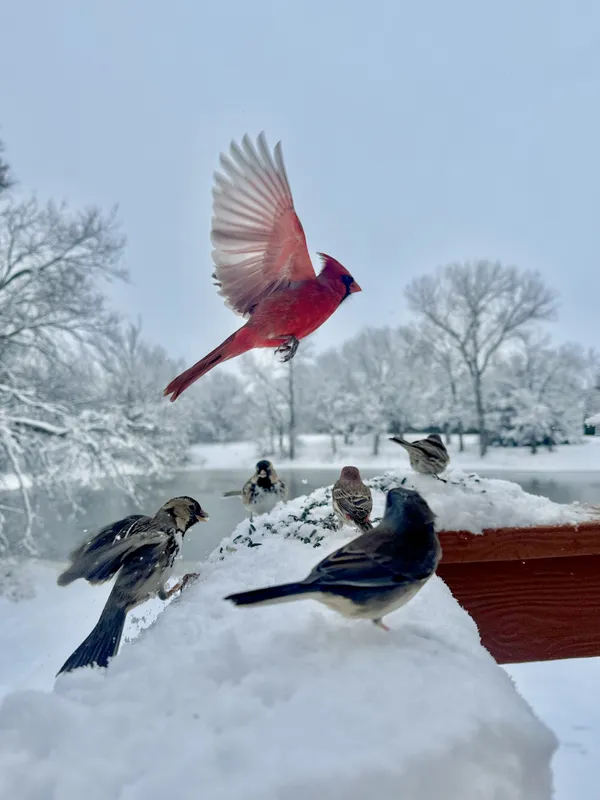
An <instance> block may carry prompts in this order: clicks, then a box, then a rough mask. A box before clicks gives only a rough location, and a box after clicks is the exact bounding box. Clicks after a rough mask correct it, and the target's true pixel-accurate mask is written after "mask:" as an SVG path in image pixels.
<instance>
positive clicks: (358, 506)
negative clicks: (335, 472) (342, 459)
mask: <svg viewBox="0 0 600 800" xmlns="http://www.w3.org/2000/svg"><path fill="white" fill-rule="evenodd" d="M331 505H332V506H333V510H334V511H335V513H336V514H337V516H338V517H339V519H340V520H341V522H342V525H346V524H347V523H348V522H350V523H351V524H352V525H356V527H357V528H358V529H359V530H361V531H369V530H371V528H372V527H373V526H372V525H371V521H370V519H369V516H370V514H371V511H372V510H373V498H372V497H371V490H370V489H369V487H368V486H365V484H364V483H363V482H362V480H361V477H360V472H359V471H358V469H357V468H356V467H344V468H343V469H342V473H341V475H340V477H339V478H338V479H337V481H336V482H335V483H334V484H333V489H332V490H331Z"/></svg>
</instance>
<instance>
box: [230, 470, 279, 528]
mask: <svg viewBox="0 0 600 800" xmlns="http://www.w3.org/2000/svg"><path fill="white" fill-rule="evenodd" d="M238 496H241V498H242V503H243V504H244V508H245V509H246V511H247V512H248V513H249V514H250V519H252V516H253V515H254V514H267V513H268V512H269V511H272V510H273V509H274V508H275V506H276V505H277V503H278V502H279V501H280V500H285V499H286V498H287V496H288V488H287V485H286V484H285V483H284V481H282V480H281V478H280V477H279V476H278V475H277V472H276V471H275V467H274V466H273V464H272V463H271V462H270V461H267V460H266V459H265V460H263V461H259V462H258V463H257V464H256V472H255V473H254V475H253V476H252V477H251V478H250V479H249V480H247V481H246V483H245V484H244V487H243V488H242V490H241V492H240V491H239V490H237V489H236V490H234V491H232V492H225V493H224V494H223V497H238Z"/></svg>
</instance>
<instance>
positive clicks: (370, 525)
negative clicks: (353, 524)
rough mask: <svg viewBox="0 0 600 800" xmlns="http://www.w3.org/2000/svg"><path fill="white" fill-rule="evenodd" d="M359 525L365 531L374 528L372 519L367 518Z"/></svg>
mask: <svg viewBox="0 0 600 800" xmlns="http://www.w3.org/2000/svg"><path fill="white" fill-rule="evenodd" d="M358 527H359V528H360V530H361V531H363V533H367V531H372V530H373V523H372V522H371V520H370V519H365V520H364V521H363V522H360V523H359V525H358Z"/></svg>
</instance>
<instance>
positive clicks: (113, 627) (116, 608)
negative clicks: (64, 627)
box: [56, 597, 127, 675]
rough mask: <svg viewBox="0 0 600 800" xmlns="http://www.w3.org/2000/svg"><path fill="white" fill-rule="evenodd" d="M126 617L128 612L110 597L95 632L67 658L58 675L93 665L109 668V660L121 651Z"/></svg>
mask: <svg viewBox="0 0 600 800" xmlns="http://www.w3.org/2000/svg"><path fill="white" fill-rule="evenodd" d="M126 616H127V610H126V609H125V608H124V607H123V606H121V605H118V604H117V603H116V602H115V601H114V600H113V599H112V598H111V597H109V598H108V600H107V602H106V605H105V606H104V610H103V611H102V614H101V615H100V619H99V620H98V622H97V624H96V627H95V628H94V630H93V631H92V632H91V633H90V635H89V636H88V637H87V639H85V640H84V641H83V642H82V643H81V644H80V645H79V647H78V648H77V650H75V652H74V653H72V654H71V655H70V656H69V658H67V660H66V661H65V663H64V664H63V665H62V667H61V668H60V669H59V671H58V672H57V673H56V674H57V675H60V674H61V673H62V672H70V671H71V670H73V669H78V668H79V667H89V666H91V665H92V664H97V665H98V666H99V667H107V666H108V661H109V659H110V658H112V657H113V656H114V654H115V653H116V652H117V650H118V649H119V643H120V642H121V636H122V634H123V628H124V627H125V617H126Z"/></svg>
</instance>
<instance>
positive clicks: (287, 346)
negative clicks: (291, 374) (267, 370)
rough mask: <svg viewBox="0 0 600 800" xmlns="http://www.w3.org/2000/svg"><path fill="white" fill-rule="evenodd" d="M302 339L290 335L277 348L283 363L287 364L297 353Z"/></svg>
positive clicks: (276, 351)
mask: <svg viewBox="0 0 600 800" xmlns="http://www.w3.org/2000/svg"><path fill="white" fill-rule="evenodd" d="M299 344H300V341H299V340H298V339H296V337H295V336H288V338H287V339H286V341H285V342H284V343H283V344H280V345H279V347H278V348H277V349H276V350H275V353H276V354H277V355H279V356H281V359H280V361H281V363H282V364H286V363H287V362H288V361H291V360H292V358H293V357H294V356H295V355H296V350H297V349H298V345H299Z"/></svg>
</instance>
